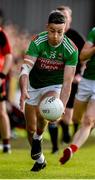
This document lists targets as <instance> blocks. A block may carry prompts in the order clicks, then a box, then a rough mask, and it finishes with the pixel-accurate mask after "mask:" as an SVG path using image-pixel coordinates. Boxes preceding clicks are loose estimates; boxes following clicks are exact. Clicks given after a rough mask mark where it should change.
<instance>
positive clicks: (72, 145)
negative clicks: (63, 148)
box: [70, 144, 78, 153]
mask: <svg viewBox="0 0 95 180" xmlns="http://www.w3.org/2000/svg"><path fill="white" fill-rule="evenodd" d="M70 149H71V150H72V153H75V152H76V151H77V150H78V146H77V145H75V144H71V145H70Z"/></svg>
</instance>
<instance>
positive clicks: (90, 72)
mask: <svg viewBox="0 0 95 180" xmlns="http://www.w3.org/2000/svg"><path fill="white" fill-rule="evenodd" d="M87 41H88V42H90V43H91V44H92V45H93V46H95V28H93V29H92V30H91V31H90V32H89V34H88V37H87ZM83 77H84V78H86V79H90V80H95V54H94V55H93V56H92V57H91V58H90V59H89V60H88V61H87V63H86V69H85V71H84V74H83Z"/></svg>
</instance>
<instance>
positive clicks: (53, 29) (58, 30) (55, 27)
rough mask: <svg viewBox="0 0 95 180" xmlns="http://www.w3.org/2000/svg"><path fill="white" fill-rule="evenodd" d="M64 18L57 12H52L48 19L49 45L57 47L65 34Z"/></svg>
mask: <svg viewBox="0 0 95 180" xmlns="http://www.w3.org/2000/svg"><path fill="white" fill-rule="evenodd" d="M65 21H66V20H65V16H64V15H63V14H62V13H61V12H60V11H58V10H55V11H52V12H51V13H50V14H49V17H48V25H47V30H48V41H49V43H50V44H51V45H53V46H56V45H58V44H59V43H60V42H61V41H62V39H63V34H64V32H65V25H66V23H65Z"/></svg>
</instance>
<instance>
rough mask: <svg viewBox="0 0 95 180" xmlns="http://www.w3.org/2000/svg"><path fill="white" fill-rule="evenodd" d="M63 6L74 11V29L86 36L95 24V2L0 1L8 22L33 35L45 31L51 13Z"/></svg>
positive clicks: (78, 0)
mask: <svg viewBox="0 0 95 180" xmlns="http://www.w3.org/2000/svg"><path fill="white" fill-rule="evenodd" d="M63 4H64V5H67V6H70V7H71V9H72V12H73V15H72V16H73V22H72V27H73V28H74V29H76V30H77V31H78V32H80V33H81V34H83V35H84V36H86V35H87V33H88V31H89V29H90V28H91V27H92V26H94V23H95V12H94V11H95V10H94V9H95V8H94V7H95V1H94V0H0V8H2V9H3V10H4V13H5V17H6V19H7V21H9V22H10V21H12V22H13V23H14V24H18V25H19V26H20V27H21V28H24V29H28V30H29V32H31V33H38V32H40V31H43V30H44V29H45V24H46V22H47V16H48V14H49V12H50V11H51V10H53V9H55V8H56V7H57V6H59V5H63Z"/></svg>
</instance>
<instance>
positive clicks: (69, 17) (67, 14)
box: [61, 10, 72, 31]
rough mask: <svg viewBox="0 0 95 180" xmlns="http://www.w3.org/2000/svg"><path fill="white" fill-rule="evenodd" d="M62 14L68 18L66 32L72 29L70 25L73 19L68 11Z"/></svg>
mask: <svg viewBox="0 0 95 180" xmlns="http://www.w3.org/2000/svg"><path fill="white" fill-rule="evenodd" d="M61 12H62V13H63V14H64V15H65V16H66V29H65V31H67V30H68V29H69V28H70V25H71V22H72V17H71V15H70V13H69V11H68V10H63V11H61Z"/></svg>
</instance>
